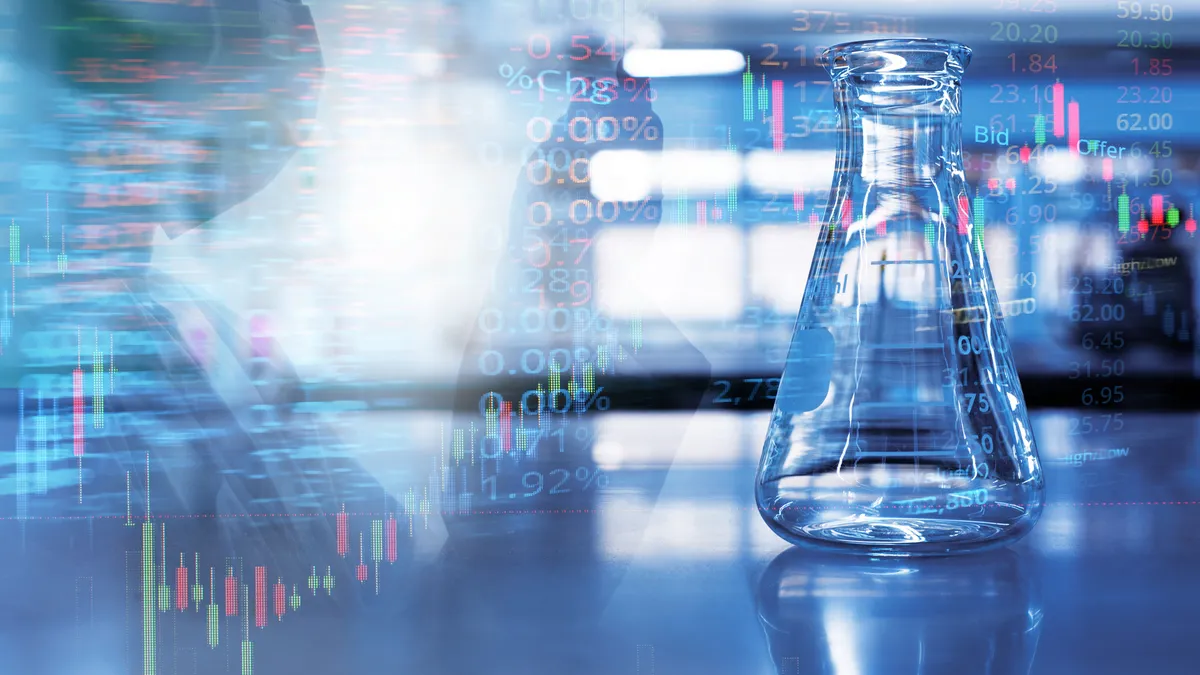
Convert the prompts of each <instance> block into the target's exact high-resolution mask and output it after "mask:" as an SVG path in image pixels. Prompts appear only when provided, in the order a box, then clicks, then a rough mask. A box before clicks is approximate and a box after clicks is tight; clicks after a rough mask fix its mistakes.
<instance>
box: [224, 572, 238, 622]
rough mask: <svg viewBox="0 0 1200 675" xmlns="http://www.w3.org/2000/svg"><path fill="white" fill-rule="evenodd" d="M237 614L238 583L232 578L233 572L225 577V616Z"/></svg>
mask: <svg viewBox="0 0 1200 675" xmlns="http://www.w3.org/2000/svg"><path fill="white" fill-rule="evenodd" d="M237 614H238V582H237V579H235V578H233V570H229V576H227V577H225V616H237Z"/></svg>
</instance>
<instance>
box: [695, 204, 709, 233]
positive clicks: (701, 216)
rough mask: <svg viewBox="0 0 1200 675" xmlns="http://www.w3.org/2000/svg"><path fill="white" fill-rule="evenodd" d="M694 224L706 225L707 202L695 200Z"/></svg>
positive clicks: (704, 226)
mask: <svg viewBox="0 0 1200 675" xmlns="http://www.w3.org/2000/svg"><path fill="white" fill-rule="evenodd" d="M696 226H697V227H701V228H706V227H708V202H696Z"/></svg>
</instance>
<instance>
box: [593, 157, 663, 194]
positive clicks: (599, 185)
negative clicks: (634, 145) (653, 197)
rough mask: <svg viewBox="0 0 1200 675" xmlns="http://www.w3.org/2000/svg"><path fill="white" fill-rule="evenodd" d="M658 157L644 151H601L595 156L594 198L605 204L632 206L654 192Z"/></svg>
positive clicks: (656, 180) (656, 182)
mask: <svg viewBox="0 0 1200 675" xmlns="http://www.w3.org/2000/svg"><path fill="white" fill-rule="evenodd" d="M658 164H659V161H658V157H657V155H656V154H654V153H648V152H642V151H641V150H601V151H600V152H597V153H596V154H595V155H593V156H592V163H591V166H590V167H589V172H590V173H591V178H592V180H591V183H592V196H593V197H595V198H596V199H597V200H599V201H602V202H619V201H626V202H632V201H637V200H639V199H643V198H644V197H647V196H648V195H650V193H652V192H654V189H655V187H656V186H657V184H658V169H659V166H658Z"/></svg>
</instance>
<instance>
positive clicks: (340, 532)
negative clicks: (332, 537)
mask: <svg viewBox="0 0 1200 675" xmlns="http://www.w3.org/2000/svg"><path fill="white" fill-rule="evenodd" d="M342 508H343V509H345V507H342ZM337 552H338V555H340V556H342V557H343V558H345V557H346V554H347V553H349V552H350V518H349V516H347V515H346V512H345V511H344V510H343V511H342V512H341V513H339V514H337Z"/></svg>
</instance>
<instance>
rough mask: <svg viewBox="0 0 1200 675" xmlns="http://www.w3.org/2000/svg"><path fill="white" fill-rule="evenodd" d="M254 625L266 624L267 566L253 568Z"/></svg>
mask: <svg viewBox="0 0 1200 675" xmlns="http://www.w3.org/2000/svg"><path fill="white" fill-rule="evenodd" d="M254 625H255V626H256V627H258V628H262V627H263V626H265V625H267V568H265V567H262V566H258V567H255V568H254Z"/></svg>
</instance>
